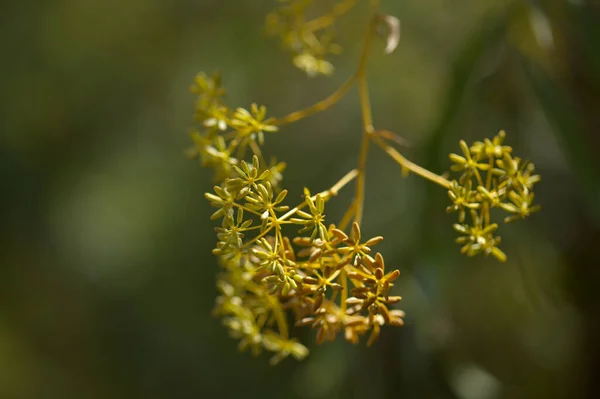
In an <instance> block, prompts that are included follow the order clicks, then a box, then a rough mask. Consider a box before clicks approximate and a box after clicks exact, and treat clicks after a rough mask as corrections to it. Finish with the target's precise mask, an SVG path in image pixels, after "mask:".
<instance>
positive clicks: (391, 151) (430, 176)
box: [371, 136, 450, 189]
mask: <svg viewBox="0 0 600 399" xmlns="http://www.w3.org/2000/svg"><path fill="white" fill-rule="evenodd" d="M371 138H372V139H373V141H374V142H375V143H376V144H377V145H378V146H379V147H381V148H382V149H383V150H384V151H385V152H386V153H387V154H388V155H389V156H390V157H392V159H393V160H394V161H396V162H397V163H398V164H399V165H400V166H402V168H403V169H406V170H408V171H410V172H413V173H414V174H416V175H419V176H421V177H423V178H425V179H427V180H430V181H432V182H434V183H436V184H439V185H440V186H442V187H444V188H446V189H449V188H450V181H448V180H446V179H444V178H443V177H442V176H440V175H436V174H435V173H433V172H430V171H429V170H427V169H425V168H423V167H421V166H419V165H417V164H415V163H413V162H411V161H409V160H408V159H406V158H405V157H404V156H403V155H402V154H400V153H399V152H398V151H396V149H395V148H393V147H392V146H390V145H389V144H387V143H386V142H385V141H383V140H382V139H381V138H379V137H377V136H371Z"/></svg>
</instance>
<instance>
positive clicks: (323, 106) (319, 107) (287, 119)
mask: <svg viewBox="0 0 600 399" xmlns="http://www.w3.org/2000/svg"><path fill="white" fill-rule="evenodd" d="M355 80H356V75H353V76H351V77H350V78H349V79H348V80H346V81H345V82H344V84H342V85H341V86H340V87H339V88H338V89H337V90H336V91H334V92H333V93H332V94H331V95H330V96H329V97H327V98H325V99H323V100H321V101H319V102H318V103H316V104H314V105H311V106H310V107H308V108H305V109H303V110H300V111H295V112H292V113H291V114H288V115H286V116H284V117H282V118H278V119H276V120H275V121H274V122H273V124H274V125H276V126H281V125H287V124H288V123H293V122H296V121H299V120H300V119H304V118H306V117H308V116H311V115H314V114H316V113H319V112H323V111H326V110H327V109H329V108H331V107H332V106H333V105H335V104H336V103H337V102H338V101H340V100H341V99H342V97H344V95H345V94H346V93H347V92H348V90H350V88H351V87H352V85H354V81H355Z"/></svg>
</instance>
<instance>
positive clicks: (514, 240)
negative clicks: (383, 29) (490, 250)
mask: <svg viewBox="0 0 600 399" xmlns="http://www.w3.org/2000/svg"><path fill="white" fill-rule="evenodd" d="M274 4H275V2H274V1H270V0H264V1H257V0H253V1H234V0H222V1H216V0H212V1H210V0H170V1H166V0H144V1H142V0H127V1H123V0H103V1H93V0H53V1H45V2H33V1H28V0H20V1H7V2H3V3H2V5H1V6H0V10H2V12H1V13H0V21H1V23H0V32H1V33H0V36H1V37H2V40H1V41H0V42H1V43H2V44H1V48H2V54H3V57H2V61H1V62H0V87H2V96H1V104H0V134H1V136H0V176H1V181H2V183H1V187H2V188H1V189H0V193H1V194H0V204H1V208H0V298H1V299H0V398H6V399H21V398H23V399H30V398H31V399H46V398H146V399H152V398H203V397H206V398H211V397H219V398H241V397H250V398H263V399H267V398H307V399H309V398H310V399H312V398H328V399H334V398H396V397H397V398H456V399H492V398H544V399H554V398H569V399H571V398H584V397H585V398H597V397H600V379H599V378H596V377H597V376H598V375H599V374H600V286H599V282H600V278H599V275H600V259H599V256H598V251H597V247H598V242H600V241H599V240H600V197H599V194H600V174H599V170H600V168H599V163H600V156H599V154H600V137H599V136H598V132H599V129H600V116H599V114H598V110H600V107H599V105H600V95H599V94H600V5H599V3H598V2H597V1H596V0H577V1H576V0H571V1H566V0H563V1H561V0H540V1H524V0H515V1H509V0H402V1H393V0H388V1H383V2H382V4H383V7H382V9H383V10H384V11H385V12H387V13H390V14H393V15H396V16H398V17H399V18H400V19H401V21H402V39H401V42H400V45H399V47H398V48H397V50H396V51H395V52H394V54H393V55H391V56H384V55H383V52H382V49H383V44H380V45H379V46H376V48H375V49H374V53H373V56H372V58H371V61H370V64H369V77H370V81H371V95H372V101H373V107H374V117H375V121H376V125H377V126H379V127H385V128H388V129H390V130H393V131H395V132H398V133H399V134H401V135H402V136H403V137H405V138H406V139H408V140H409V141H410V142H411V143H412V146H411V148H409V149H403V152H404V153H406V154H407V156H409V157H410V158H411V159H414V160H416V161H418V162H419V163H421V164H423V165H424V166H426V167H428V168H430V169H432V170H434V171H438V172H443V171H445V170H446V169H447V168H448V166H449V162H448V153H450V152H454V151H457V150H458V140H460V139H465V140H467V141H474V140H477V139H482V138H484V137H491V136H493V135H494V134H495V133H496V132H497V131H498V130H499V129H506V131H507V132H508V142H509V144H511V145H513V146H514V147H515V151H516V153H517V154H520V155H521V156H523V157H525V158H530V159H532V160H533V161H534V162H535V164H536V166H537V169H538V171H539V172H540V173H541V174H542V176H543V181H542V182H541V183H540V184H539V185H538V187H537V197H536V198H537V200H538V202H539V203H540V204H542V206H543V211H542V212H541V213H539V214H536V215H535V216H533V217H531V218H529V219H528V220H526V221H524V222H520V223H517V224H514V225H510V226H507V227H506V228H504V227H503V230H504V234H503V235H504V238H505V239H504V242H503V248H504V249H505V250H506V252H507V253H508V254H509V261H508V262H507V263H506V264H499V263H497V262H496V261H494V260H493V259H492V258H483V257H482V258H476V259H467V258H465V257H463V256H461V255H460V254H459V248H458V246H457V245H456V244H454V243H453V239H454V232H453V230H452V227H451V224H452V223H453V222H454V217H455V216H454V215H446V214H445V212H444V208H445V206H446V205H447V197H446V193H445V192H443V190H442V189H440V188H438V187H437V186H433V185H431V184H429V183H427V182H425V181H422V180H421V179H419V178H417V177H414V176H411V177H409V178H406V179H403V178H401V176H400V170H399V168H398V167H397V165H395V164H394V163H393V162H392V161H391V160H389V159H388V158H386V157H385V156H384V154H383V153H381V152H380V151H378V149H377V148H373V149H372V151H371V153H370V161H369V162H370V163H369V165H368V174H367V192H368V193H367V207H366V211H365V222H364V228H363V229H364V230H365V231H366V233H365V234H366V235H369V236H371V235H379V234H381V235H384V236H385V237H386V240H385V241H384V242H383V243H382V244H381V245H380V248H379V249H380V251H381V252H383V253H384V254H385V256H386V262H388V264H390V265H394V266H396V267H398V268H399V269H400V270H401V272H402V276H401V278H400V279H399V280H398V281H399V284H398V285H397V286H396V287H395V289H396V292H397V293H398V294H400V295H402V296H403V297H404V300H403V302H402V308H403V309H404V310H405V311H406V313H407V318H406V326H405V327H403V328H401V329H386V330H385V331H384V333H383V335H382V338H381V339H380V341H379V342H378V343H377V344H376V345H375V346H374V347H373V348H371V349H368V350H367V349H365V348H364V347H362V346H358V347H354V346H351V345H349V344H346V343H344V342H336V343H333V344H327V345H323V346H320V347H315V346H314V338H313V335H312V334H311V332H310V331H308V332H302V331H299V332H297V333H298V334H299V335H300V336H302V337H303V339H304V340H305V342H308V344H309V346H310V347H311V349H312V353H311V355H310V357H309V358H308V359H307V360H306V361H304V362H302V363H296V362H294V361H293V360H286V361H285V362H284V363H283V364H281V365H279V366H277V367H271V366H269V365H268V358H267V357H264V356H263V357H259V358H252V357H251V356H250V355H248V354H240V353H238V352H237V351H236V342H235V341H233V340H231V339H229V337H228V336H227V334H226V331H225V329H224V328H222V327H221V325H220V324H219V321H218V320H215V319H213V318H211V316H210V310H211V308H212V306H213V302H214V297H215V294H216V290H215V288H214V281H215V276H216V273H217V271H218V267H217V264H216V262H215V259H214V258H213V257H212V256H211V255H210V249H211V248H212V247H213V245H214V243H215V237H214V232H213V223H211V222H210V220H209V219H208V215H209V212H210V211H211V210H210V207H209V205H208V204H207V202H206V201H205V200H204V198H203V193H204V192H205V191H208V190H210V188H211V185H212V184H211V183H212V182H211V180H210V179H211V177H210V173H209V171H206V170H203V169H201V168H200V167H199V166H198V165H197V164H196V163H195V162H194V161H191V160H189V159H187V158H186V157H185V156H184V149H185V148H187V147H188V146H189V144H190V140H189V137H188V135H187V133H188V131H189V129H190V127H191V126H192V115H193V101H194V98H193V96H192V95H191V94H190V93H189V91H188V88H189V85H190V83H191V82H192V80H193V77H194V75H195V74H196V73H197V72H199V71H206V72H208V73H211V72H212V71H214V70H217V69H219V70H221V71H222V72H223V76H224V85H225V86H226V88H227V89H228V102H229V103H230V104H235V105H239V106H248V105H249V104H250V103H251V102H253V101H255V102H258V103H260V104H266V105H267V106H268V107H269V110H270V113H271V114H272V115H283V114H285V113H287V112H290V111H292V110H295V109H299V108H302V107H304V106H307V105H310V104H311V103H313V102H315V101H316V100H318V99H320V98H323V97H325V96H326V95H328V94H329V93H331V92H332V91H333V90H334V89H335V88H336V87H337V86H338V85H339V84H340V83H341V82H343V81H344V80H345V78H346V77H347V76H349V75H350V74H351V73H352V72H353V70H354V68H355V65H356V58H357V56H358V53H359V49H360V44H361V37H362V33H363V31H364V29H363V26H364V23H365V18H366V15H365V13H364V12H362V11H364V10H365V6H359V8H358V9H357V10H356V11H355V12H353V13H352V14H351V15H349V16H348V17H346V18H345V19H343V20H342V21H341V22H340V24H339V28H338V32H339V37H340V42H341V44H342V45H343V46H344V48H345V51H344V53H343V54H342V55H340V56H337V57H336V58H335V59H334V63H335V65H336V68H337V69H336V73H335V74H334V76H332V77H331V78H313V79H309V78H307V77H306V76H304V75H303V74H302V73H301V72H300V71H298V70H296V69H295V68H294V67H293V66H292V64H291V62H290V59H289V56H288V54H286V53H284V52H283V51H281V48H280V47H279V45H278V43H277V41H275V40H271V39H268V38H266V37H265V34H264V32H263V30H262V23H263V20H264V15H265V14H266V13H267V12H268V11H269V10H270V9H272V8H273V6H274ZM330 4H331V2H328V1H322V2H319V5H320V6H322V7H323V8H324V9H325V8H327V7H329V5H330ZM361 10H362V11H361ZM360 134H361V127H360V112H359V108H358V101H357V97H356V93H355V92H351V93H350V95H349V96H348V97H347V98H345V99H344V100H343V101H342V102H341V103H339V104H338V105H337V106H336V107H335V108H333V109H332V110H330V111H329V112H327V113H324V114H320V115H316V116H314V117H311V118H309V119H307V120H303V121H301V122H298V123H297V124H295V125H293V126H290V127H289V128H286V129H284V130H282V131H281V132H280V133H278V134H276V135H269V136H268V143H267V151H268V153H270V154H276V155H277V156H278V157H279V158H280V159H282V160H285V161H286V162H287V163H288V169H287V172H286V175H285V181H286V182H287V183H286V187H289V188H290V190H291V193H290V195H291V197H289V198H297V199H298V200H299V199H300V193H301V189H302V187H303V186H305V185H306V186H308V187H310V188H311V189H313V190H322V189H325V188H327V187H328V186H329V185H331V184H332V183H333V182H335V181H336V180H337V179H338V178H339V177H340V176H342V175H343V174H344V173H345V172H346V171H347V170H349V169H350V168H352V167H353V165H355V163H356V159H357V153H358V146H359V141H360V139H359V137H360ZM349 195H351V194H350V193H346V197H344V196H343V195H342V198H341V199H340V200H336V201H334V202H333V203H332V204H333V205H332V206H331V207H330V211H329V216H330V217H331V218H330V220H331V221H333V220H335V218H337V217H339V216H340V215H341V214H342V213H343V210H344V207H345V206H346V205H347V203H348V201H349Z"/></svg>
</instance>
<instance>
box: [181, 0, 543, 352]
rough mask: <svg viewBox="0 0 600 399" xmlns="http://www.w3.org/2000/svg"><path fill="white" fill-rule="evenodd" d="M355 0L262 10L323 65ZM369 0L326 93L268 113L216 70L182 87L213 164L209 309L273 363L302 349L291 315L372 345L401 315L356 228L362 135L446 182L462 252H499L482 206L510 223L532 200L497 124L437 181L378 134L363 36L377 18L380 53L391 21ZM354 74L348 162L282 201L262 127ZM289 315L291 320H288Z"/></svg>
mask: <svg viewBox="0 0 600 399" xmlns="http://www.w3.org/2000/svg"><path fill="white" fill-rule="evenodd" d="M357 1H358V0H340V2H339V3H337V4H336V6H334V7H333V9H332V10H331V11H330V12H329V13H327V14H325V15H321V16H320V17H317V18H315V19H310V18H308V17H307V15H308V13H309V9H310V10H311V12H312V10H313V9H312V8H311V7H315V9H317V10H318V7H319V6H321V7H322V6H323V3H319V4H316V2H315V4H313V1H312V0H280V7H279V8H277V10H276V11H275V12H273V13H272V14H270V15H269V17H268V18H267V27H268V29H269V31H270V32H271V33H273V34H275V35H278V36H279V37H280V38H281V40H282V41H283V43H284V44H285V45H286V47H288V48H289V49H290V50H292V51H293V52H294V53H295V54H296V55H295V59H294V62H295V63H296V65H297V66H299V67H300V68H301V69H303V70H305V71H306V72H307V73H308V74H309V75H315V74H318V73H320V74H329V73H331V71H332V68H333V67H332V66H331V64H330V63H329V62H328V61H326V59H325V57H326V56H327V55H329V54H331V53H335V52H337V51H338V46H337V45H335V44H333V43H332V35H331V32H332V31H331V28H332V27H333V25H334V23H335V22H336V20H337V18H338V17H340V16H341V15H342V14H344V13H345V12H347V11H348V10H350V9H351V8H352V7H353V6H354V5H355V4H356V3H357ZM369 3H370V5H371V13H372V16H371V19H370V22H369V29H368V31H367V32H368V33H367V37H366V39H365V44H364V47H363V51H362V52H361V59H360V63H359V68H357V71H356V73H355V74H354V75H353V76H352V77H350V79H348V80H347V81H346V83H344V84H343V85H342V86H341V87H340V88H339V89H338V90H337V91H335V92H334V93H333V94H332V95H331V96H329V97H327V98H326V99H324V100H322V101H319V102H317V103H316V104H314V105H313V106H310V107H308V108H305V109H304V110H299V111H295V112H292V113H290V114H288V115H287V116H284V117H282V118H278V119H275V118H272V117H267V112H266V108H265V107H264V106H258V105H256V104H252V105H251V106H250V107H249V108H248V109H245V108H235V109H233V108H229V107H228V106H227V105H226V104H225V102H224V95H225V91H224V90H223V88H222V87H221V84H220V76H219V75H214V76H212V77H208V76H206V75H204V74H199V75H198V76H197V77H196V80H195V83H194V84H193V85H192V88H191V89H192V92H193V93H195V94H196V95H197V101H196V107H195V108H196V112H195V118H196V121H197V128H196V129H195V130H194V131H193V132H192V133H191V137H192V140H193V142H194V147H193V148H192V149H190V150H189V153H190V155H192V156H194V157H197V158H199V159H200V162H201V164H202V165H203V166H205V167H209V168H211V169H212V170H213V171H214V178H215V182H216V185H215V186H214V190H213V192H210V193H206V194H205V197H206V199H207V200H208V201H210V203H211V205H212V206H213V207H214V208H216V210H215V211H214V212H213V213H212V215H211V219H212V220H215V221H218V222H219V226H218V227H216V228H215V230H216V238H217V243H216V246H215V248H214V249H213V251H212V252H213V254H214V255H215V256H216V257H217V258H218V259H219V262H220V265H221V272H220V274H219V277H218V282H217V287H218V289H219V292H220V294H219V296H218V298H217V301H216V306H215V309H214V313H215V315H216V316H218V317H220V318H221V319H222V320H223V323H224V325H225V326H226V327H227V328H228V329H229V331H230V333H231V335H232V337H234V338H236V339H238V340H239V346H240V349H242V350H250V351H251V352H252V353H254V354H258V353H261V352H262V351H265V350H266V351H268V352H272V353H273V357H272V358H271V362H272V363H278V362H279V361H281V360H282V359H284V358H286V357H289V356H291V357H293V358H296V359H302V358H304V357H305V356H306V355H307V354H308V349H307V348H306V347H305V346H304V345H303V344H302V343H300V342H298V341H297V340H296V339H294V338H292V337H291V334H290V327H291V326H298V327H301V326H311V327H312V328H313V329H314V330H315V331H316V341H317V343H321V342H324V341H333V340H334V339H335V338H336V337H337V336H339V335H343V336H344V338H345V339H346V340H347V341H348V342H351V343H358V342H359V340H360V339H361V338H362V337H365V336H368V337H367V338H366V342H367V345H371V344H373V342H375V340H376V339H377V338H378V336H379V334H380V331H381V328H382V326H384V325H391V326H401V325H402V324H403V317H404V312H403V311H401V310H399V309H393V305H394V304H396V303H398V302H399V301H400V300H401V298H400V297H399V296H397V295H393V294H392V292H391V291H392V287H393V285H394V282H395V280H396V279H397V278H398V277H399V275H400V272H399V271H398V270H396V269H392V270H386V266H385V262H384V259H383V256H382V255H381V254H380V253H377V252H373V250H372V248H373V247H374V246H376V245H377V244H379V243H380V242H381V241H382V240H383V237H380V236H375V237H371V238H368V239H364V237H363V235H362V232H361V228H360V222H361V220H362V217H363V208H364V203H365V189H364V187H365V179H366V174H365V167H366V164H367V156H368V153H369V151H368V148H369V143H370V142H374V143H375V144H377V145H378V146H379V147H381V149H382V150H383V151H384V152H385V153H386V154H387V155H389V156H390V157H391V158H392V159H393V160H394V161H395V162H397V163H398V164H399V165H400V166H401V168H402V171H403V172H404V174H405V175H408V174H409V173H413V174H416V175H419V176H421V177H423V178H425V179H427V180H429V181H431V182H433V183H435V184H438V185H440V186H441V187H443V188H445V189H447V190H448V195H449V197H450V200H451V201H452V204H451V205H450V206H448V208H447V211H448V212H457V213H458V223H457V224H455V225H454V228H455V229H456V230H457V231H458V232H459V233H461V237H459V238H458V239H457V240H456V241H457V242H458V243H460V244H462V245H463V247H462V253H464V254H466V255H468V256H474V255H477V254H485V255H492V256H494V257H495V258H497V259H498V260H500V261H504V260H505V259H506V255H505V254H504V252H502V250H500V248H499V247H498V245H499V244H500V237H499V236H497V235H496V232H497V229H498V224H497V223H495V222H493V221H492V215H493V214H495V213H496V212H498V211H504V212H507V213H508V216H507V217H505V219H504V221H505V222H506V223H509V222H512V221H514V220H517V219H522V218H525V217H527V216H529V215H530V214H531V213H533V212H535V211H537V210H539V205H534V204H533V200H534V194H533V186H534V185H535V184H536V183H537V182H538V181H539V180H540V177H539V176H538V175H535V174H534V166H533V164H531V163H529V162H524V161H522V160H521V159H520V158H517V157H513V156H512V148H511V147H509V146H506V145H504V144H503V142H504V139H505V134H504V132H503V131H501V132H500V133H498V135H497V136H496V137H494V138H493V139H492V140H487V139H486V140H484V141H483V142H476V143H474V144H473V145H472V146H470V147H469V146H468V145H467V144H466V143H465V142H464V141H461V142H460V147H461V150H462V155H457V154H451V155H450V160H451V161H452V162H453V165H452V167H451V170H452V171H454V172H457V173H458V174H459V175H458V176H457V178H456V179H455V180H452V181H448V180H447V179H446V177H444V176H440V175H438V174H436V173H433V172H431V171H429V170H427V169H425V168H423V167H421V166H419V165H417V164H415V163H413V162H411V161H409V160H408V159H407V158H405V157H404V156H403V155H402V154H400V153H399V152H398V151H397V150H396V149H395V148H394V147H393V146H392V145H391V144H390V143H388V141H392V142H396V143H397V141H398V140H397V137H398V136H397V135H395V134H394V133H392V132H390V131H387V130H377V129H375V127H374V126H373V121H372V118H371V115H372V110H371V108H370V103H371V102H370V101H369V96H368V90H366V87H367V85H366V74H365V65H366V57H367V56H368V54H369V49H370V42H371V40H369V39H370V38H371V36H373V35H375V34H377V33H378V32H379V28H380V24H381V23H382V22H385V24H386V25H387V28H388V30H389V34H388V38H387V45H386V50H385V51H386V53H388V54H389V53H390V52H391V51H393V50H394V48H395V47H396V46H397V45H398V40H399V34H400V33H399V29H400V22H399V21H398V20H397V19H396V18H395V17H392V16H389V15H382V14H380V13H379V12H378V5H379V2H378V1H377V0H372V1H369ZM355 84H358V85H359V86H360V87H361V90H359V96H360V99H361V101H360V103H361V111H362V114H363V140H362V143H361V149H360V152H359V158H358V162H357V168H356V169H353V170H351V171H350V172H348V173H347V174H346V175H344V176H343V177H342V178H341V179H340V180H339V181H338V182H336V183H335V184H334V185H333V186H331V188H329V189H327V190H325V191H322V192H319V193H317V194H315V195H313V194H312V193H311V192H310V191H309V190H308V189H306V188H305V189H304V198H303V200H302V202H301V203H300V204H298V205H297V206H295V207H291V206H290V205H288V204H287V201H286V200H288V191H287V190H286V189H284V188H283V187H282V182H283V171H284V169H285V163H282V162H279V163H278V162H276V161H275V160H272V161H271V162H269V163H267V162H266V161H265V159H264V157H263V154H262V150H261V147H262V145H263V143H264V140H265V135H266V134H267V133H270V132H276V131H277V130H278V127H280V126H283V125H285V124H288V123H293V122H295V121H297V120H300V119H302V118H305V117H308V116H310V115H312V114H314V113H317V112H322V111H325V110H326V109H328V108H329V107H331V106H332V105H334V104H335V103H337V102H338V101H339V100H340V99H341V98H342V97H343V96H344V95H345V94H346V93H347V92H348V90H349V89H350V88H351V87H352V86H353V85H355ZM354 179H356V186H355V191H354V198H353V200H352V202H351V205H350V207H349V208H348V210H347V211H346V213H345V215H344V217H343V218H342V219H341V221H340V222H339V223H338V225H337V226H336V225H335V224H331V223H328V222H327V217H326V205H327V203H328V201H329V200H331V199H332V197H334V196H336V195H337V194H338V192H339V191H340V190H341V189H342V188H343V187H345V186H346V185H347V184H348V183H350V182H351V181H352V180H354ZM352 220H353V221H354V222H353V223H351V221H352ZM292 318H293V320H294V322H293V323H289V321H290V320H291V319H292Z"/></svg>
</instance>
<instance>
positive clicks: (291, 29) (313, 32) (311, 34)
mask: <svg viewBox="0 0 600 399" xmlns="http://www.w3.org/2000/svg"><path fill="white" fill-rule="evenodd" d="M280 2H281V3H282V4H281V5H280V6H279V7H278V8H277V9H276V10H275V11H273V12H272V13H270V14H268V15H267V20H266V29H267V32H268V33H269V34H270V35H273V36H277V37H279V39H280V40H281V43H282V44H283V46H284V47H285V48H286V49H287V50H289V51H291V52H292V53H293V54H294V58H293V62H294V65H296V67H298V68H299V69H301V70H303V71H305V72H306V73H307V74H308V75H309V76H315V75H319V74H321V75H330V74H331V73H332V72H333V65H332V64H331V63H330V62H329V61H327V59H326V58H327V56H328V55H330V54H338V53H339V52H340V51H341V48H340V46H339V45H338V44H336V43H334V42H333V39H334V34H333V33H334V32H333V28H334V24H335V22H336V20H337V18H339V17H340V16H341V15H343V14H345V13H346V12H347V11H349V10H350V9H352V7H354V5H355V4H356V3H357V0H342V1H340V2H339V3H337V4H336V5H334V6H333V8H332V9H331V10H330V11H329V12H328V13H326V14H324V15H321V16H319V17H316V18H314V19H309V18H308V14H309V12H310V11H312V8H314V7H315V6H316V4H313V0H280Z"/></svg>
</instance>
